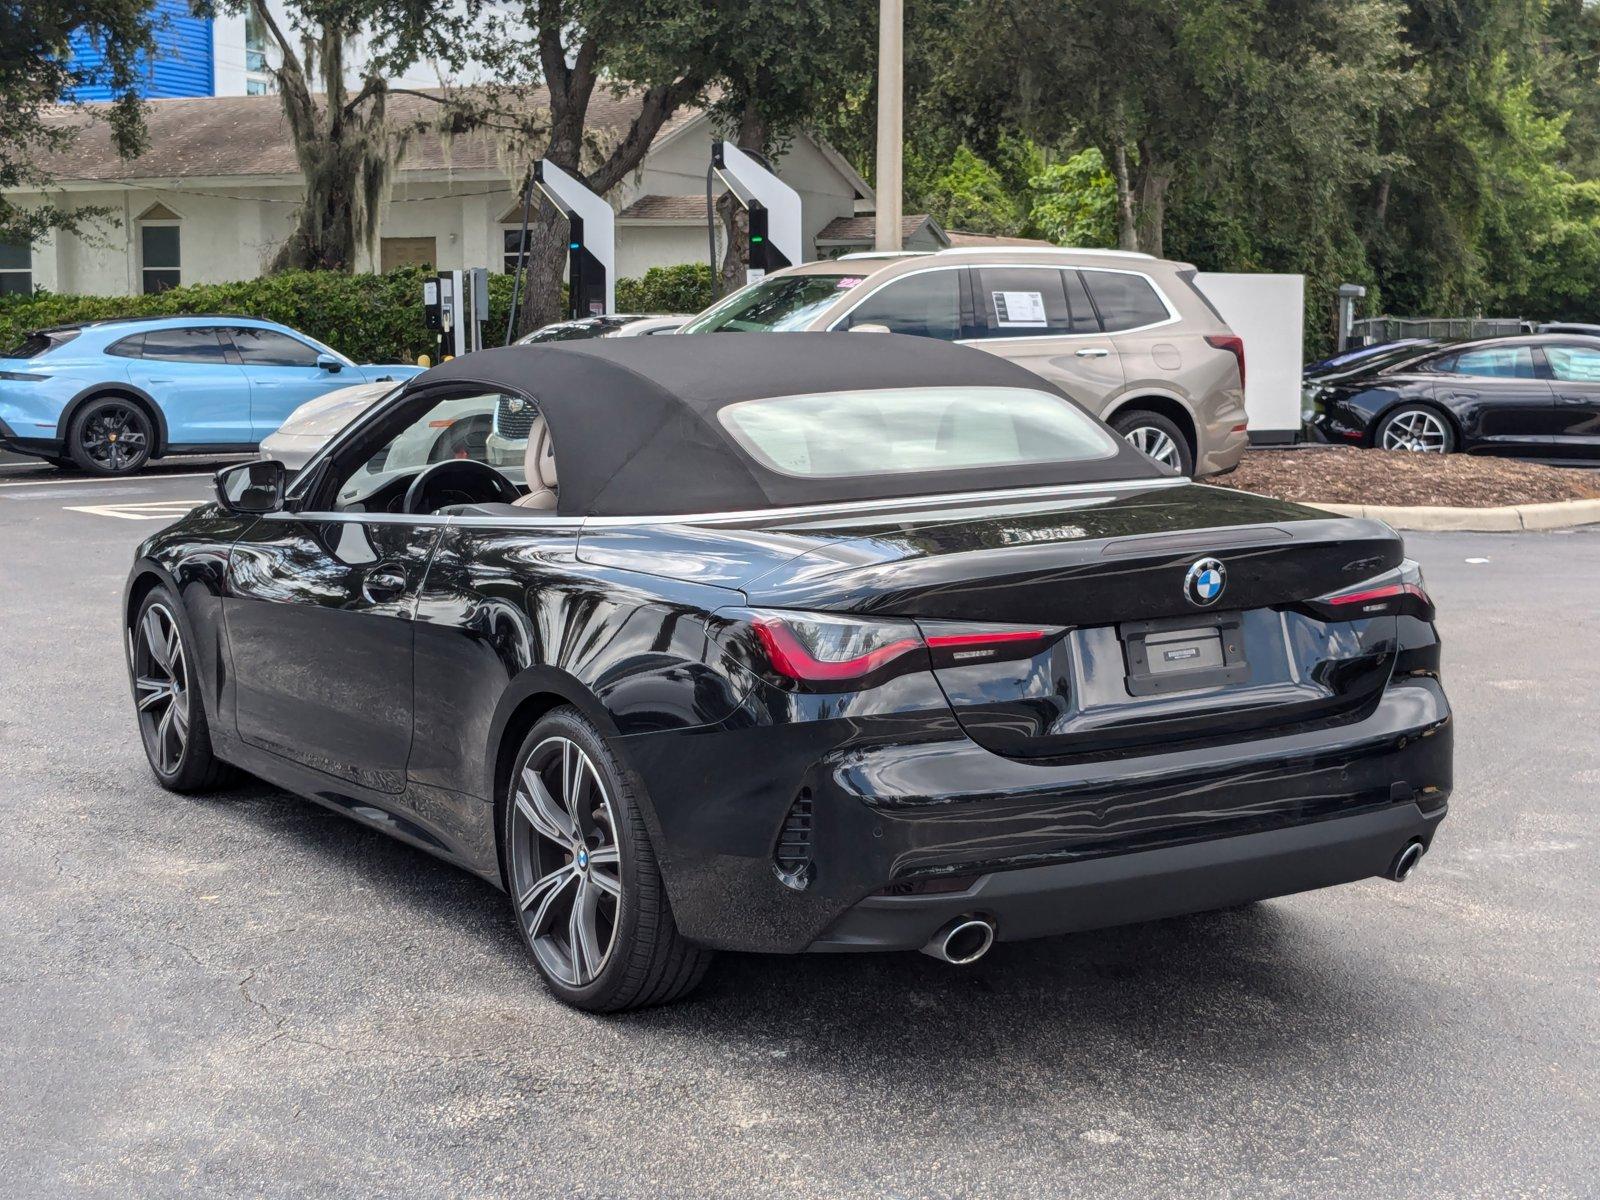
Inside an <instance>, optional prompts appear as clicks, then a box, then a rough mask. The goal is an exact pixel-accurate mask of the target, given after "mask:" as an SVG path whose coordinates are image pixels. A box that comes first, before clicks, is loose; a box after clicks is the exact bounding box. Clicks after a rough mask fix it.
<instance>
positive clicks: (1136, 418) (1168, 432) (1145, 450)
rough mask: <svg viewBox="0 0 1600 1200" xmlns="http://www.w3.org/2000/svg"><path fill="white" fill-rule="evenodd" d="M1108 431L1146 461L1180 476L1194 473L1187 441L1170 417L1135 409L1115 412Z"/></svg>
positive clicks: (1192, 454) (1191, 453) (1192, 459)
mask: <svg viewBox="0 0 1600 1200" xmlns="http://www.w3.org/2000/svg"><path fill="white" fill-rule="evenodd" d="M1111 428H1113V429H1115V430H1116V431H1117V432H1118V433H1119V434H1121V435H1122V437H1123V438H1124V439H1125V440H1126V441H1127V442H1129V443H1130V444H1131V445H1132V446H1133V448H1134V449H1135V450H1138V451H1139V452H1140V453H1141V454H1143V455H1145V456H1146V457H1147V458H1153V459H1155V460H1156V461H1157V462H1158V463H1161V464H1162V465H1163V466H1167V467H1171V468H1172V469H1173V470H1174V471H1176V472H1177V473H1178V474H1180V475H1193V474H1194V453H1193V452H1192V451H1191V450H1190V449H1189V439H1188V438H1186V437H1184V436H1183V431H1182V430H1181V429H1179V428H1178V426H1177V425H1176V424H1175V423H1174V422H1173V421H1172V420H1171V419H1170V418H1168V417H1163V416H1162V415H1161V414H1160V413H1153V412H1147V411H1145V410H1143V409H1135V410H1134V411H1132V412H1121V413H1118V414H1117V415H1116V417H1115V418H1114V419H1113V420H1112V422H1111Z"/></svg>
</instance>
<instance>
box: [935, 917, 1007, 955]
mask: <svg viewBox="0 0 1600 1200" xmlns="http://www.w3.org/2000/svg"><path fill="white" fill-rule="evenodd" d="M993 945H994V922H993V921H990V920H989V919H987V918H986V917H957V918H956V919H955V920H954V921H951V922H950V924H948V925H946V926H945V927H944V928H943V929H941V930H940V931H939V932H938V933H936V934H934V935H933V937H931V938H930V939H928V944H927V945H926V946H924V947H923V948H922V952H923V953H924V954H926V955H928V956H929V957H930V958H937V959H938V960H939V961H940V962H947V963H954V964H955V965H956V966H958V967H964V966H966V965H967V964H968V963H975V962H977V961H978V960H979V959H980V958H982V957H983V956H984V955H985V954H987V953H989V948H990V947H991V946H993Z"/></svg>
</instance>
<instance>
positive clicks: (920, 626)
mask: <svg viewBox="0 0 1600 1200" xmlns="http://www.w3.org/2000/svg"><path fill="white" fill-rule="evenodd" d="M717 615H718V616H719V617H724V618H728V619H730V620H732V621H734V622H736V623H737V624H742V625H744V626H745V627H746V628H747V629H748V630H749V632H750V633H752V634H753V635H754V642H755V646H756V647H759V651H760V659H761V660H763V661H756V662H751V663H750V665H751V666H752V667H753V668H754V669H756V670H758V671H759V672H760V673H761V674H763V675H766V676H767V677H768V678H770V679H772V680H773V681H774V682H778V683H782V684H785V685H790V684H792V685H798V686H800V687H803V688H806V689H809V690H813V691H844V690H852V689H859V688H865V687H872V686H875V685H877V684H879V683H883V682H885V681H886V680H888V679H891V678H893V677H894V676H896V675H900V674H904V673H906V672H908V671H924V670H927V669H928V668H929V667H932V666H965V665H970V664H977V663H984V662H997V661H1001V660H1004V659H1015V658H1028V657H1031V656H1032V655H1034V654H1036V653H1038V652H1039V651H1040V650H1042V649H1043V648H1044V647H1045V646H1046V645H1048V644H1049V643H1050V642H1051V641H1052V640H1054V639H1055V638H1056V637H1058V636H1059V635H1060V634H1061V632H1062V630H1060V629H1055V628H1044V627H1034V626H1018V625H995V624H981V625H974V624H970V623H967V622H954V621H923V622H915V621H909V620H900V619H887V618H886V619H881V620H869V619H865V618H861V617H847V616H842V615H837V614H834V613H811V612H794V611H790V610H785V609H725V610H723V611H722V612H719V613H718V614H717ZM752 650H754V647H752Z"/></svg>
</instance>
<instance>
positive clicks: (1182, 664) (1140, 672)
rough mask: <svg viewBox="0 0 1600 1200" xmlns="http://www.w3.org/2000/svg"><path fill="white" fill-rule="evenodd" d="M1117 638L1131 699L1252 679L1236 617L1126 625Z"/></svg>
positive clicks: (1241, 627)
mask: <svg viewBox="0 0 1600 1200" xmlns="http://www.w3.org/2000/svg"><path fill="white" fill-rule="evenodd" d="M1118 633H1119V635H1120V636H1121V638H1122V648H1123V653H1124V655H1125V657H1126V658H1127V666H1128V677H1127V686H1128V694H1129V695H1132V696H1162V695H1167V694H1168V693H1171V692H1189V691H1195V690H1197V689H1199V688H1212V687H1226V686H1228V685H1229V684H1235V683H1244V682H1245V681H1246V680H1248V679H1249V678H1250V664H1249V663H1248V662H1247V661H1246V660H1245V656H1244V622H1243V620H1242V618H1241V617H1240V615H1239V614H1238V613H1206V614H1204V615H1196V616H1193V617H1170V618H1167V619H1165V620H1161V621H1125V622H1123V624H1122V625H1121V626H1119V628H1118Z"/></svg>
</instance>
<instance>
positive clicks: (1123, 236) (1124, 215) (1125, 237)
mask: <svg viewBox="0 0 1600 1200" xmlns="http://www.w3.org/2000/svg"><path fill="white" fill-rule="evenodd" d="M1112 167H1113V174H1114V175H1115V176H1116V180H1117V246H1118V247H1119V248H1120V249H1123V250H1137V249H1138V248H1139V228H1138V225H1137V224H1135V222H1134V219H1133V184H1132V182H1131V181H1130V180H1129V178H1128V147H1127V145H1126V144H1125V143H1124V142H1123V141H1122V139H1121V138H1120V137H1119V138H1117V139H1116V143H1115V147H1114V149H1113V152H1112Z"/></svg>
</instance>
